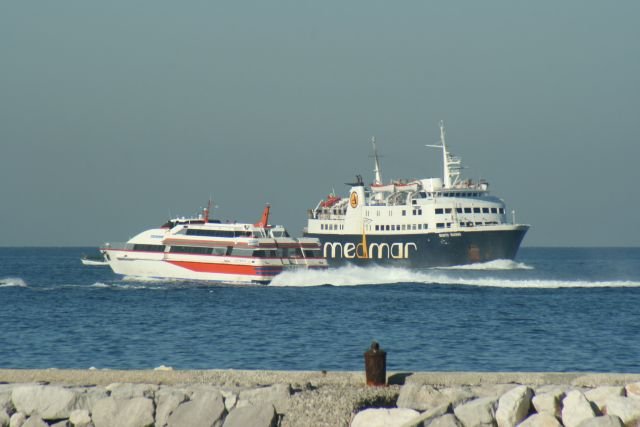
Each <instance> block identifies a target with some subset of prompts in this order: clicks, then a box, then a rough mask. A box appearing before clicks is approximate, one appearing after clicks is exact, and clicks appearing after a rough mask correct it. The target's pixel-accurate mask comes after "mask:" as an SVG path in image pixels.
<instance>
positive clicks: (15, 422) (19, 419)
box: [9, 412, 27, 427]
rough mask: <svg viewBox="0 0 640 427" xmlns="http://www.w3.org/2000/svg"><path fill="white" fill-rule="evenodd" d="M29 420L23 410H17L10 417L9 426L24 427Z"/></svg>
mask: <svg viewBox="0 0 640 427" xmlns="http://www.w3.org/2000/svg"><path fill="white" fill-rule="evenodd" d="M25 421H27V416H26V415H25V414H24V413H23V412H16V413H15V414H13V415H11V418H9V427H22V425H23V424H24V423H25Z"/></svg>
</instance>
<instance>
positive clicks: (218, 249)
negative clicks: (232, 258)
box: [211, 247, 229, 255]
mask: <svg viewBox="0 0 640 427" xmlns="http://www.w3.org/2000/svg"><path fill="white" fill-rule="evenodd" d="M211 249H212V251H211V253H212V254H213V255H226V254H227V249H229V248H226V247H216V248H211Z"/></svg>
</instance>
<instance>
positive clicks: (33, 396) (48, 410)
mask: <svg viewBox="0 0 640 427" xmlns="http://www.w3.org/2000/svg"><path fill="white" fill-rule="evenodd" d="M77 397H78V394H77V393H76V392H74V391H71V390H69V389H66V388H63V387H58V386H44V385H26V386H19V387H16V388H14V389H13V391H12V392H11V400H12V401H13V406H15V408H16V410H17V411H19V412H24V413H25V414H26V415H27V416H30V415H32V414H38V415H39V416H40V417H42V419H44V420H60V419H63V418H69V414H70V413H71V411H72V410H73V409H75V404H76V400H77Z"/></svg>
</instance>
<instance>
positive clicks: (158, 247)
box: [133, 244, 164, 252]
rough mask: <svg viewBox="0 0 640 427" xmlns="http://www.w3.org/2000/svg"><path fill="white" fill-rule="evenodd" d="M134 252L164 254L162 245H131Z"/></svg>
mask: <svg viewBox="0 0 640 427" xmlns="http://www.w3.org/2000/svg"><path fill="white" fill-rule="evenodd" d="M133 250H134V251H144V252H164V245H142V244H135V245H133Z"/></svg>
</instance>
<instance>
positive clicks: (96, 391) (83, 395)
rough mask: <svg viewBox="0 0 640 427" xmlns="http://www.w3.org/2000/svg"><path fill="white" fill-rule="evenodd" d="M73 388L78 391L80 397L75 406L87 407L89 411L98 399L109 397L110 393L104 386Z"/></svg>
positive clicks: (78, 407)
mask: <svg viewBox="0 0 640 427" xmlns="http://www.w3.org/2000/svg"><path fill="white" fill-rule="evenodd" d="M71 390H72V391H75V392H76V393H78V398H77V400H76V404H75V406H74V408H75V409H85V410H87V411H89V413H91V412H92V411H93V405H95V404H96V402H97V401H99V400H102V399H105V398H107V397H109V393H107V390H105V389H104V388H97V387H79V388H73V389H71Z"/></svg>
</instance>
